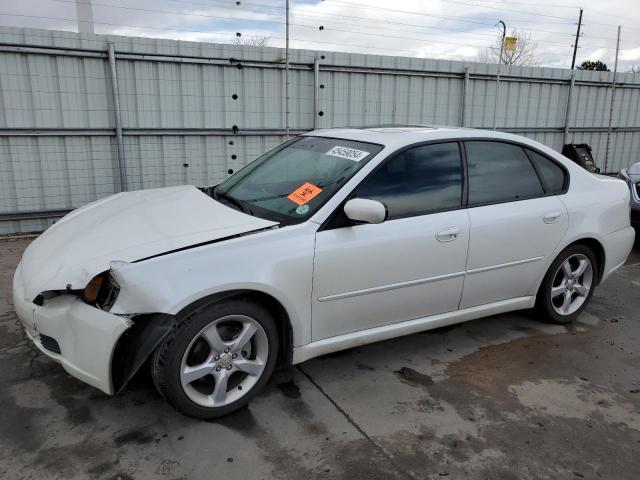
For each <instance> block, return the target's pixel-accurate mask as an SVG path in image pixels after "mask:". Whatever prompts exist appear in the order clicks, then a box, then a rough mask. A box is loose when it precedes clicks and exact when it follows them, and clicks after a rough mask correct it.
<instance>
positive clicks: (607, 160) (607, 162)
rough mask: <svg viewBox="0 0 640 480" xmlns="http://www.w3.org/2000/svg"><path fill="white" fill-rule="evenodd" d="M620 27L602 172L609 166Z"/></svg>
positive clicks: (605, 171) (606, 170)
mask: <svg viewBox="0 0 640 480" xmlns="http://www.w3.org/2000/svg"><path fill="white" fill-rule="evenodd" d="M620 29H621V27H620V26H618V40H617V43H616V63H615V64H614V67H613V78H612V80H611V105H610V107H609V125H608V126H607V149H606V151H605V153H604V172H603V173H607V172H608V171H609V170H608V168H607V167H608V166H609V148H610V146H611V132H612V131H613V109H614V107H615V104H616V76H617V75H618V53H619V52H620Z"/></svg>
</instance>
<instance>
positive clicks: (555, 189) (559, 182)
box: [525, 148, 566, 195]
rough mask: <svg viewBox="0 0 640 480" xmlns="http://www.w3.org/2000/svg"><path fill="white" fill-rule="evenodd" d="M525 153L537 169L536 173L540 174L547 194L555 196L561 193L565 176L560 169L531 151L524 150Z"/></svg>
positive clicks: (554, 163)
mask: <svg viewBox="0 0 640 480" xmlns="http://www.w3.org/2000/svg"><path fill="white" fill-rule="evenodd" d="M525 151H526V152H527V155H528V156H529V158H530V159H531V161H532V162H533V163H534V165H535V166H536V168H537V169H538V172H540V176H541V177H542V181H543V182H544V186H545V190H546V191H547V193H553V194H556V195H557V194H559V193H562V188H563V187H564V183H565V175H566V174H565V172H564V170H563V169H562V167H561V166H560V165H558V164H557V163H556V162H554V161H553V160H550V159H548V158H547V157H545V156H543V155H540V154H539V153H536V152H534V151H533V150H529V149H528V148H526V149H525Z"/></svg>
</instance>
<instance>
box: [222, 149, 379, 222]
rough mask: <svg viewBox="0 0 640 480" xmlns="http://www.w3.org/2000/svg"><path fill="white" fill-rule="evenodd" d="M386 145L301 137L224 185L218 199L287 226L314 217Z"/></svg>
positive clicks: (253, 164)
mask: <svg viewBox="0 0 640 480" xmlns="http://www.w3.org/2000/svg"><path fill="white" fill-rule="evenodd" d="M380 150H382V146H381V145H376V144H373V143H364V142H355V141H352V140H342V139H336V138H325V137H312V136H308V137H307V136H304V137H299V138H295V139H293V140H291V141H290V142H287V143H285V144H283V145H281V146H280V147H278V148H276V149H275V150H272V151H270V152H268V153H266V154H265V155H263V156H262V157H260V158H258V159H257V160H255V161H254V162H252V163H250V164H249V165H247V166H246V167H245V168H243V169H242V170H240V171H239V172H238V173H236V174H235V175H233V176H231V177H229V178H228V179H227V180H226V181H224V182H223V183H221V184H220V185H218V187H216V188H215V189H214V191H213V194H214V198H216V199H219V200H221V201H226V202H227V203H229V204H230V205H232V206H234V207H236V208H241V209H242V210H244V211H245V212H247V213H249V214H252V215H256V216H259V217H262V218H268V219H270V220H277V221H280V222H283V223H298V222H300V221H303V220H305V219H306V218H308V217H309V216H311V215H312V214H313V213H314V212H315V211H316V210H317V209H318V208H320V206H322V205H323V204H324V203H325V202H326V201H327V200H328V199H329V198H331V197H332V196H333V194H334V193H335V192H336V191H338V189H339V188H340V187H341V186H342V185H343V184H344V183H345V182H346V181H347V180H348V179H349V178H351V176H352V175H353V174H354V173H355V172H357V171H358V170H359V169H360V168H362V167H363V166H364V165H365V164H366V163H367V162H368V161H369V160H371V159H372V158H373V157H374V156H375V155H376V154H377V153H378V152H380Z"/></svg>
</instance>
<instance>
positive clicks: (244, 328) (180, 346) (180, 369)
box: [151, 299, 279, 419]
mask: <svg viewBox="0 0 640 480" xmlns="http://www.w3.org/2000/svg"><path fill="white" fill-rule="evenodd" d="M278 343H279V342H278V332H277V328H276V325H275V322H274V320H273V317H272V316H271V314H270V313H269V312H268V310H266V309H265V308H264V307H262V306H261V305H258V304H255V303H252V302H248V301H245V300H241V299H232V300H226V301H223V302H220V303H216V304H212V305H209V306H207V307H204V308H203V309H200V310H198V311H197V312H195V313H194V314H192V315H190V316H188V317H186V318H185V319H184V320H183V321H181V322H180V323H178V325H176V326H175V327H174V329H173V330H172V331H171V332H170V333H169V335H167V337H166V338H165V339H164V341H163V342H162V343H161V344H160V346H159V347H158V348H157V349H156V351H155V352H154V355H153V357H152V362H151V368H152V375H153V378H154V382H155V384H156V387H157V388H158V391H159V392H160V393H161V394H162V395H163V396H164V397H165V399H167V401H168V402H169V403H170V404H171V405H172V406H173V407H175V408H176V409H177V410H179V411H180V412H182V413H184V414H186V415H188V416H191V417H196V418H202V419H211V418H216V417H220V416H222V415H227V414H229V413H231V412H234V411H235V410H238V409H239V408H241V407H243V406H244V405H246V404H247V403H248V402H249V400H251V398H252V397H253V396H255V395H256V394H257V393H258V391H259V390H260V389H261V388H262V387H263V386H264V385H265V384H266V382H267V381H268V379H269V377H270V376H271V373H272V372H273V369H274V367H275V362H276V358H277V352H278V348H279V345H278Z"/></svg>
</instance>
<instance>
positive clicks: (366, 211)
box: [344, 198, 387, 223]
mask: <svg viewBox="0 0 640 480" xmlns="http://www.w3.org/2000/svg"><path fill="white" fill-rule="evenodd" d="M344 213H345V215H346V216H347V218H348V219H349V220H353V221H354V222H362V223H382V222H384V221H385V220H386V218H387V208H386V207H385V206H384V205H383V204H382V203H380V202H378V201H376V200H368V199H366V198H353V199H351V200H349V201H348V202H347V203H345V204H344Z"/></svg>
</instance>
